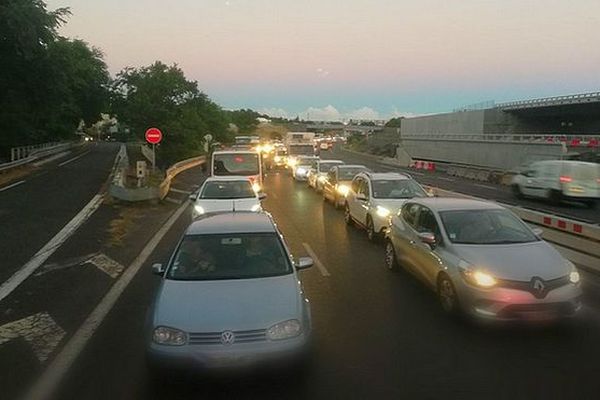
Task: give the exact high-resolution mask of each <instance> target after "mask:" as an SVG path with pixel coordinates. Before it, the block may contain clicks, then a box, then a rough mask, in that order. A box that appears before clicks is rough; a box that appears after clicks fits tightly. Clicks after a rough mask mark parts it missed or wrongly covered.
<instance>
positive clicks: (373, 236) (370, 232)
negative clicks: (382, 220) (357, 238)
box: [366, 215, 377, 242]
mask: <svg viewBox="0 0 600 400" xmlns="http://www.w3.org/2000/svg"><path fill="white" fill-rule="evenodd" d="M366 225H367V226H366V228H367V239H369V241H370V242H376V241H377V232H375V225H374V224H373V218H371V216H370V215H367V224H366Z"/></svg>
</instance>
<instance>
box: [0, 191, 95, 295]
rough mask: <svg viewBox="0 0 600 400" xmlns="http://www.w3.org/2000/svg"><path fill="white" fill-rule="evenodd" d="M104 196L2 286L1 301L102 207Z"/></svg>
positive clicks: (84, 210) (69, 224)
mask: <svg viewBox="0 0 600 400" xmlns="http://www.w3.org/2000/svg"><path fill="white" fill-rule="evenodd" d="M103 198H104V196H103V195H101V194H97V195H95V196H94V197H93V198H92V200H90V202H89V203H87V204H86V206H85V207H83V209H82V210H81V211H79V213H78V214H77V215H76V216H75V217H73V219H72V220H71V221H69V222H68V223H67V224H66V225H65V226H64V227H63V228H62V229H61V230H60V231H59V232H58V233H57V234H56V235H55V236H54V237H53V238H52V239H50V241H49V242H48V243H46V244H45V245H44V247H42V248H41V249H40V250H39V251H38V252H37V253H35V255H34V256H33V257H32V258H31V259H30V260H29V261H28V262H27V264H25V265H23V266H22V267H21V269H19V270H18V271H17V272H15V273H14V274H13V275H12V276H11V277H10V278H8V280H6V281H5V282H4V283H3V284H2V285H0V301H2V300H3V299H4V298H5V297H6V296H8V295H9V294H11V293H12V291H13V290H15V289H16V288H17V287H18V286H19V285H20V284H21V283H23V281H24V280H25V279H27V278H28V277H29V276H30V275H31V274H33V273H34V272H35V270H36V269H38V267H39V266H40V265H42V264H43V263H44V262H45V261H46V260H47V259H48V258H49V257H50V256H51V255H52V254H54V252H55V251H56V250H58V248H59V247H60V246H61V245H62V244H63V243H64V242H65V241H66V240H67V239H68V238H69V237H70V236H71V235H72V234H73V233H74V232H75V231H76V230H77V229H78V228H79V227H80V226H81V225H82V224H83V223H84V222H85V221H86V220H87V219H88V218H89V217H90V216H91V215H92V214H93V213H94V212H95V211H96V210H97V209H98V207H100V204H101V203H102V199H103Z"/></svg>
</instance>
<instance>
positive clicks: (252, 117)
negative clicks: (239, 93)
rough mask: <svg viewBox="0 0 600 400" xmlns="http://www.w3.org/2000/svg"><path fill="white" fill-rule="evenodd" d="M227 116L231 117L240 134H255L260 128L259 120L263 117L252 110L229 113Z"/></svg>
mask: <svg viewBox="0 0 600 400" xmlns="http://www.w3.org/2000/svg"><path fill="white" fill-rule="evenodd" d="M227 115H228V116H229V119H230V121H231V123H233V124H235V126H237V127H238V132H239V133H240V134H244V133H246V134H247V133H253V132H254V131H255V130H256V127H257V126H258V120H257V118H259V117H262V116H263V115H262V114H260V113H258V112H256V111H253V110H250V109H241V110H235V111H227Z"/></svg>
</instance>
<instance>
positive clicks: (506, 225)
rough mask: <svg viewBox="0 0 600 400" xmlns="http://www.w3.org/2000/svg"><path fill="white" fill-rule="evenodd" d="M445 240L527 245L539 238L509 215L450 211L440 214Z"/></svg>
mask: <svg viewBox="0 0 600 400" xmlns="http://www.w3.org/2000/svg"><path fill="white" fill-rule="evenodd" d="M440 218H441V219H442V223H443V225H444V229H445V230H446V234H447V235H448V239H450V241H451V242H452V243H456V244H486V245H490V244H509V243H528V242H535V241H538V240H539V239H538V238H537V236H535V234H534V233H533V232H532V231H531V229H529V227H528V226H527V225H525V223H524V222H523V221H521V220H520V219H519V218H517V217H516V216H514V215H513V214H512V213H511V212H509V211H507V210H502V209H496V210H452V211H442V212H440Z"/></svg>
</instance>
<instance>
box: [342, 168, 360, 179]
mask: <svg viewBox="0 0 600 400" xmlns="http://www.w3.org/2000/svg"><path fill="white" fill-rule="evenodd" d="M365 170H366V168H340V169H338V179H339V180H340V181H349V180H352V178H354V176H355V175H356V174H358V173H359V172H362V171H365Z"/></svg>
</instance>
